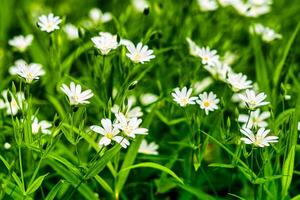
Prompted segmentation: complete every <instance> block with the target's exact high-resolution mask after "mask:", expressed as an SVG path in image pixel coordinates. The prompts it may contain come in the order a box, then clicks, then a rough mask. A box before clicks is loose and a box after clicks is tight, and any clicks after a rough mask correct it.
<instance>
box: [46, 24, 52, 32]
mask: <svg viewBox="0 0 300 200" xmlns="http://www.w3.org/2000/svg"><path fill="white" fill-rule="evenodd" d="M46 27H47V29H48V30H49V29H52V28H53V22H48V24H47V26H46Z"/></svg>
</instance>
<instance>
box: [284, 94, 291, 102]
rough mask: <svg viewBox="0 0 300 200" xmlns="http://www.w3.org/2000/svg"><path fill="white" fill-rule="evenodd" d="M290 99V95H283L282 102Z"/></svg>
mask: <svg viewBox="0 0 300 200" xmlns="http://www.w3.org/2000/svg"><path fill="white" fill-rule="evenodd" d="M291 99H292V96H291V95H288V94H287V95H284V100H286V101H288V100H291Z"/></svg>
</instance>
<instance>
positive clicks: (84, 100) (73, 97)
mask: <svg viewBox="0 0 300 200" xmlns="http://www.w3.org/2000/svg"><path fill="white" fill-rule="evenodd" d="M60 89H61V90H62V91H63V92H64V93H65V94H66V95H67V96H68V99H69V103H70V105H79V104H88V103H90V102H89V101H88V99H89V98H91V97H92V96H94V94H93V93H92V91H91V90H85V91H82V92H81V85H79V84H77V85H75V83H74V82H71V83H70V87H68V86H67V85H65V84H63V85H62V87H61V88H60Z"/></svg>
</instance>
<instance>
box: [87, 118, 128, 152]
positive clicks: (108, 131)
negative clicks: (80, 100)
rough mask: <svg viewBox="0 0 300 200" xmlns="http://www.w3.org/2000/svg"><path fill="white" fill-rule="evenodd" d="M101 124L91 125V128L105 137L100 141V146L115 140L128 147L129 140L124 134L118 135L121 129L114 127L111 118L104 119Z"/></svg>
mask: <svg viewBox="0 0 300 200" xmlns="http://www.w3.org/2000/svg"><path fill="white" fill-rule="evenodd" d="M101 124H102V127H101V126H97V125H93V126H91V127H90V129H92V130H93V131H94V132H96V133H100V134H101V135H103V137H102V138H101V139H100V141H99V146H102V145H104V146H107V145H109V144H110V143H111V142H112V141H115V142H117V143H119V144H120V145H121V146H122V147H123V148H127V146H128V145H129V141H128V140H127V139H126V138H124V137H122V136H118V133H119V132H120V131H119V129H118V128H116V127H113V124H112V122H111V120H110V119H102V120H101Z"/></svg>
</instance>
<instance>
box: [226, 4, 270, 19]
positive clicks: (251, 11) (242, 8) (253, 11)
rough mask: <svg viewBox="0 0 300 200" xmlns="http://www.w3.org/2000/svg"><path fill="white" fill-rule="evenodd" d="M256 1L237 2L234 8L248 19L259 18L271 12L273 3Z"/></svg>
mask: <svg viewBox="0 0 300 200" xmlns="http://www.w3.org/2000/svg"><path fill="white" fill-rule="evenodd" d="M255 1H256V0H254V1H248V2H243V1H236V2H234V3H233V4H232V6H233V7H234V8H235V9H236V11H237V12H238V13H239V14H241V15H243V16H246V17H259V16H261V15H264V14H266V13H268V12H270V11H271V3H272V2H271V1H269V0H262V1H261V0H258V1H260V2H255Z"/></svg>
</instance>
